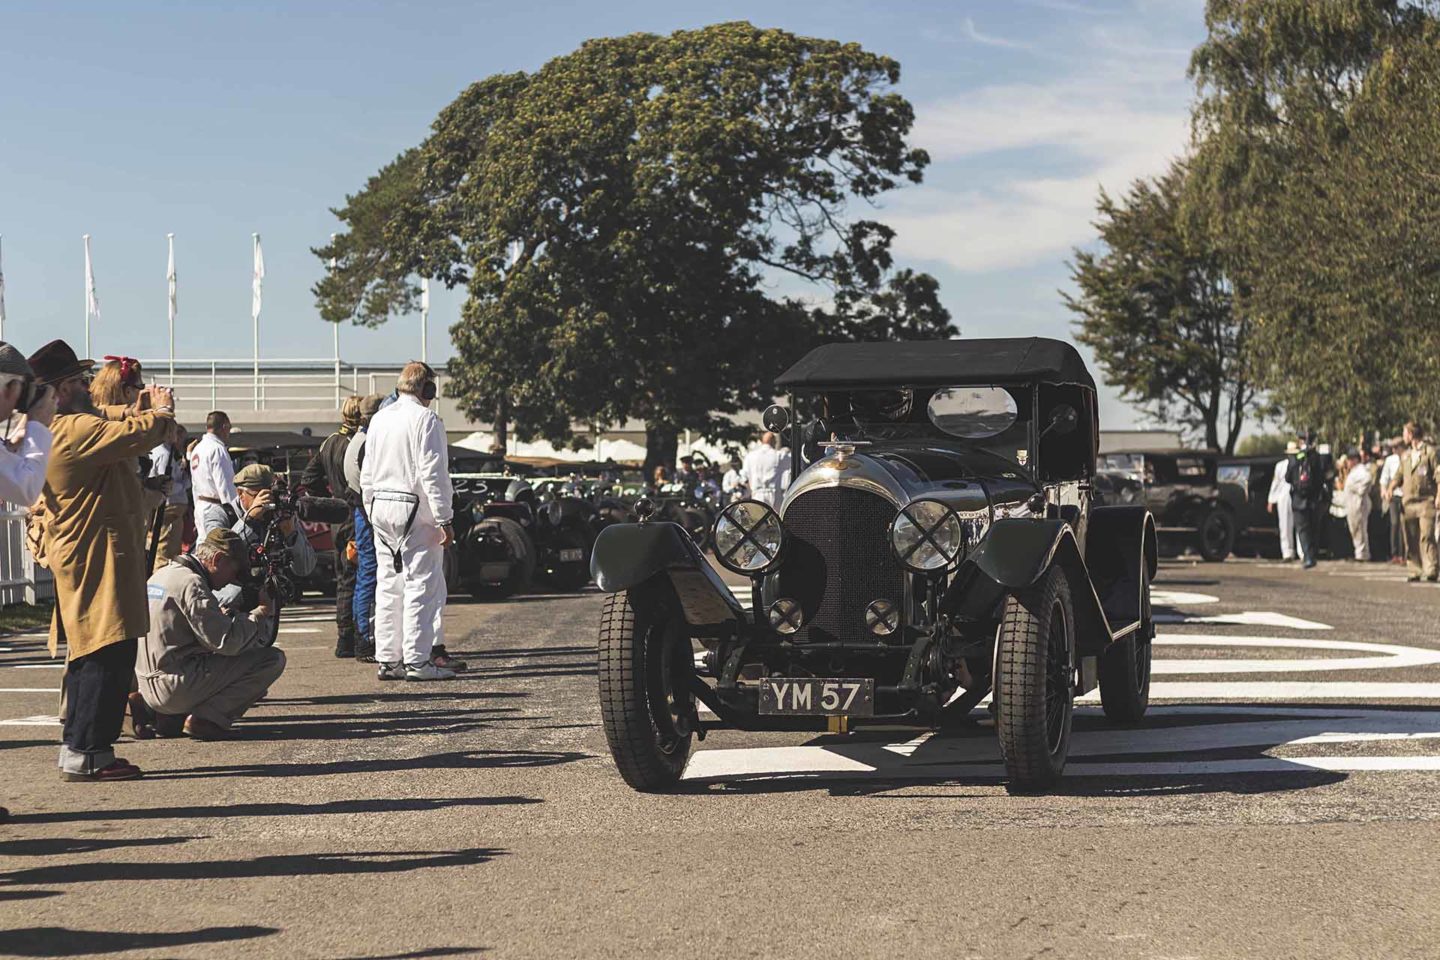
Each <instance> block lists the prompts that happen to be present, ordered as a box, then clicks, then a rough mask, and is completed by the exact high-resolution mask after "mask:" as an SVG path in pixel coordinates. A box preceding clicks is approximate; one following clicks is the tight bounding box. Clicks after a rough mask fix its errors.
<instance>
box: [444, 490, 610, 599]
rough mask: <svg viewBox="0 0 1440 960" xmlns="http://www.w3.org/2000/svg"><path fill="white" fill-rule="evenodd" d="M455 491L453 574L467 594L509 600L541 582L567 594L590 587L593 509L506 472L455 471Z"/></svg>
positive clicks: (593, 533) (457, 584)
mask: <svg viewBox="0 0 1440 960" xmlns="http://www.w3.org/2000/svg"><path fill="white" fill-rule="evenodd" d="M450 479H451V482H452V483H453V484H454V487H455V542H456V545H457V549H456V550H455V551H454V561H453V563H452V564H451V568H450V570H449V571H448V573H447V576H448V577H449V578H450V581H451V582H452V583H453V584H454V585H455V586H457V587H459V588H461V589H466V590H469V591H470V592H472V593H476V594H479V595H482V596H489V597H503V596H509V595H510V594H512V593H516V592H518V591H521V590H525V589H528V588H529V586H530V585H531V584H532V582H534V580H535V579H536V577H537V576H539V577H541V578H543V579H544V580H545V581H546V582H547V583H549V584H550V585H552V586H555V587H557V588H559V589H561V590H579V589H581V588H582V587H584V586H585V585H586V584H588V583H589V582H590V549H591V547H592V546H593V544H594V542H595V525H594V523H593V517H594V515H595V511H594V508H593V507H592V506H591V505H590V504H589V503H588V502H586V501H585V500H583V499H582V498H580V497H577V496H573V495H571V494H569V493H565V494H557V493H556V492H554V491H546V492H545V496H544V497H542V496H541V494H540V493H539V492H537V490H536V489H535V486H534V484H533V483H532V482H531V480H530V479H527V478H525V477H518V476H515V475H514V474H512V473H509V472H503V473H451V475H450Z"/></svg>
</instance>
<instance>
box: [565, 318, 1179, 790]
mask: <svg viewBox="0 0 1440 960" xmlns="http://www.w3.org/2000/svg"><path fill="white" fill-rule="evenodd" d="M776 389H777V392H780V393H782V394H788V398H789V399H788V406H782V405H779V404H777V405H775V406H772V407H771V408H769V409H768V410H767V411H766V412H765V425H766V427H767V429H771V430H776V431H784V432H785V434H786V435H787V436H788V438H789V445H790V447H791V449H792V450H793V451H795V452H796V470H795V476H794V479H793V481H792V482H791V484H790V486H789V488H788V489H787V490H786V491H785V493H784V496H783V498H782V500H781V502H780V504H779V508H778V509H774V508H772V507H771V506H769V505H767V504H765V503H761V502H758V501H754V500H741V501H737V502H735V503H732V504H729V505H728V506H726V507H725V508H724V509H723V510H722V511H721V513H720V515H719V516H718V517H717V519H716V521H715V527H714V531H713V542H714V546H715V556H716V559H717V561H718V562H719V563H720V564H721V565H722V566H724V567H725V568H726V569H728V570H730V571H731V572H733V573H735V574H738V575H740V576H743V577H747V578H749V581H750V584H751V592H750V601H749V603H748V604H747V603H743V602H742V601H741V600H740V599H739V598H737V596H736V594H735V593H734V592H733V591H732V590H731V588H730V587H729V586H728V585H727V583H726V581H725V579H724V578H723V577H722V576H721V575H720V573H719V571H717V570H716V569H715V568H714V567H713V566H711V564H710V563H709V562H708V561H707V559H706V558H705V556H704V555H702V554H701V552H700V550H699V549H697V547H696V546H695V543H694V541H693V540H692V539H691V538H690V536H689V535H688V534H687V532H686V531H685V530H684V529H683V528H682V527H680V526H678V525H676V524H673V523H666V522H661V521H657V520H654V519H651V518H652V517H653V506H652V505H648V504H646V503H645V502H643V501H641V502H638V503H637V504H636V514H637V517H638V518H639V520H638V522H636V523H622V524H615V525H612V526H610V527H608V528H606V529H605V530H604V531H603V532H602V533H601V534H600V536H599V538H598V539H597V541H596V543H595V548H594V552H593V555H592V559H591V572H592V573H593V575H594V578H595V581H596V583H597V584H598V585H599V586H600V589H601V590H603V591H605V592H607V593H609V594H610V596H609V597H607V598H606V603H605V607H604V611H603V613H602V616H601V622H600V635H599V649H598V656H599V695H600V705H601V715H602V719H603V723H604V728H605V734H606V738H607V740H608V742H609V746H610V752H611V755H612V756H613V758H614V760H615V765H616V767H617V768H618V769H619V772H620V775H621V776H622V777H623V778H624V779H625V781H626V782H627V783H628V784H630V786H632V787H634V788H635V789H637V790H643V791H658V790H664V789H667V788H669V787H672V786H673V785H675V784H676V783H677V782H678V781H679V780H680V778H681V776H682V775H683V773H684V771H685V767H686V764H687V763H688V761H689V758H690V755H691V751H692V748H693V745H694V741H695V740H696V739H697V738H699V739H704V737H705V735H706V734H707V733H708V732H710V731H712V730H715V729H719V728H734V729H739V730H796V731H804V730H816V731H823V730H829V731H831V732H835V733H844V732H848V731H849V730H850V729H851V728H852V727H854V726H858V725H861V724H866V723H884V724H890V725H895V724H900V725H915V726H918V727H931V728H933V727H936V726H938V725H939V724H940V723H941V721H942V718H944V717H945V716H947V715H951V714H959V715H961V716H968V715H969V714H970V712H971V711H972V710H973V709H974V708H975V707H976V706H978V705H979V703H980V702H981V701H982V700H983V698H984V697H985V696H986V695H987V694H990V695H992V706H991V713H992V715H993V717H994V726H995V731H996V734H997V735H998V738H999V748H1000V752H1001V754H1002V756H1003V758H1004V764H1005V770H1006V774H1007V786H1008V788H1009V789H1010V790H1011V791H1012V792H1033V791H1040V790H1045V789H1047V788H1050V787H1052V786H1053V785H1054V784H1055V782H1056V781H1057V780H1058V778H1059V777H1060V776H1061V774H1062V771H1063V770H1064V766H1065V760H1066V756H1067V754H1068V750H1069V742H1070V730H1071V718H1072V713H1073V709H1074V701H1075V697H1076V696H1078V695H1081V694H1084V693H1086V692H1087V691H1090V690H1092V689H1094V688H1095V687H1096V686H1098V687H1099V688H1100V698H1101V703H1102V706H1103V708H1104V712H1105V715H1106V717H1107V718H1109V719H1110V720H1111V721H1113V722H1116V723H1122V724H1131V723H1136V722H1138V721H1139V720H1140V719H1141V717H1142V716H1143V715H1144V713H1145V710H1146V707H1147V705H1148V703H1149V691H1150V660H1151V641H1152V639H1153V638H1154V623H1153V620H1152V618H1151V613H1150V582H1151V579H1152V578H1153V577H1154V575H1155V570H1156V563H1157V550H1156V539H1155V524H1154V521H1153V520H1152V518H1151V516H1150V514H1149V512H1148V511H1147V510H1146V509H1145V507H1144V506H1142V505H1133V504H1127V505H1119V506H1097V505H1094V504H1092V502H1091V494H1092V490H1091V482H1092V479H1093V476H1094V471H1095V459H1096V458H1095V454H1096V448H1097V444H1098V434H1099V425H1098V417H1097V407H1096V398H1095V384H1094V381H1093V380H1092V379H1091V377H1090V374H1089V372H1088V370H1087V369H1086V367H1085V363H1084V361H1083V360H1082V359H1081V357H1080V356H1079V354H1078V353H1076V351H1075V349H1074V348H1073V347H1072V346H1070V345H1069V344H1067V343H1064V342H1061V341H1057V340H1047V339H1042V338H1026V339H996V340H946V341H932V342H907V343H849V344H829V345H825V346H821V347H818V348H816V349H815V350H812V351H811V352H810V353H809V354H807V355H806V356H804V357H803V358H802V359H801V360H800V361H799V362H798V363H796V364H795V365H794V366H793V367H791V368H790V369H789V370H788V371H786V372H785V373H784V374H782V375H781V376H780V377H779V379H778V380H777V381H776ZM702 706H703V707H704V708H705V711H706V712H705V714H702V712H701V707H702Z"/></svg>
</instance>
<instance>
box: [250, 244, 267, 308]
mask: <svg viewBox="0 0 1440 960" xmlns="http://www.w3.org/2000/svg"><path fill="white" fill-rule="evenodd" d="M264 292H265V254H264V253H262V252H261V250H260V234H258V233H257V234H255V272H254V275H253V277H252V279H251V281H250V319H251V320H259V319H260V300H261V298H262V296H263V295H264Z"/></svg>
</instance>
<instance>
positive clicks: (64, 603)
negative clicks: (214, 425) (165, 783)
mask: <svg viewBox="0 0 1440 960" xmlns="http://www.w3.org/2000/svg"><path fill="white" fill-rule="evenodd" d="M93 365H94V364H93V362H92V361H90V360H81V359H79V358H77V357H76V356H75V351H74V350H72V349H71V348H70V346H69V344H67V343H65V342H64V341H63V340H52V341H51V342H50V343H47V344H46V345H45V346H43V347H41V348H40V349H39V350H37V351H36V352H35V353H34V354H33V355H32V356H31V357H30V366H31V367H32V368H33V369H34V371H35V377H36V380H37V381H38V382H40V383H42V384H45V385H48V386H50V387H52V388H53V389H54V390H55V396H56V403H57V406H58V409H59V413H58V414H57V415H56V417H55V419H54V421H53V422H52V423H51V432H52V433H53V434H54V445H53V447H52V448H51V451H50V463H49V466H48V467H47V469H46V472H45V487H44V489H43V490H42V491H41V494H40V500H41V502H42V503H43V504H44V512H45V515H46V518H47V519H46V525H45V528H44V547H43V553H44V555H45V557H46V559H47V561H48V563H49V565H50V571H51V572H52V573H53V574H54V576H55V615H54V617H53V618H52V620H51V624H50V653H51V655H52V656H54V655H57V653H58V650H59V645H60V643H62V642H63V643H64V644H65V645H66V663H65V677H64V681H63V683H64V687H65V700H66V711H65V724H64V735H63V743H62V744H61V747H60V774H61V777H62V778H63V779H66V780H100V781H110V780H133V779H135V778H136V777H138V776H140V775H141V773H140V768H139V767H136V766H135V765H134V764H131V763H128V762H126V761H124V760H122V759H119V758H117V757H116V756H115V751H114V749H113V745H114V743H115V740H116V738H117V737H119V735H120V725H121V722H122V721H123V719H124V715H125V706H126V702H127V697H128V694H129V692H130V682H131V679H132V678H133V676H134V671H135V649H136V645H137V639H138V638H139V637H141V636H143V635H144V634H145V632H146V631H147V630H148V629H149V627H150V621H149V615H148V611H147V610H146V606H145V575H146V572H147V571H146V569H145V533H144V529H143V527H144V519H143V517H142V512H143V511H142V494H141V488H140V477H139V475H138V474H137V473H136V471H135V466H134V461H135V458H136V457H137V456H139V455H140V454H142V453H144V452H145V451H146V450H149V449H150V448H151V447H153V446H155V444H156V443H158V442H159V440H160V438H161V437H163V436H164V435H165V432H166V430H168V429H169V425H170V423H171V421H172V420H173V418H174V413H173V410H174V400H173V396H172V394H171V392H170V391H169V390H167V389H165V388H163V387H154V388H151V389H150V390H148V391H147V393H146V405H147V406H149V407H152V408H153V409H148V410H145V411H144V412H143V413H137V414H135V415H134V416H130V417H127V418H125V419H123V420H107V419H105V418H104V417H103V416H101V415H100V413H99V411H97V410H96V408H95V405H94V402H93V401H92V400H91V398H90V391H89V380H90V368H91V367H92V366H93Z"/></svg>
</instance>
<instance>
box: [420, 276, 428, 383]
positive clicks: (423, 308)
mask: <svg viewBox="0 0 1440 960" xmlns="http://www.w3.org/2000/svg"><path fill="white" fill-rule="evenodd" d="M429 346H430V278H429V277H421V278H420V362H421V363H429V362H430V357H429Z"/></svg>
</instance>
